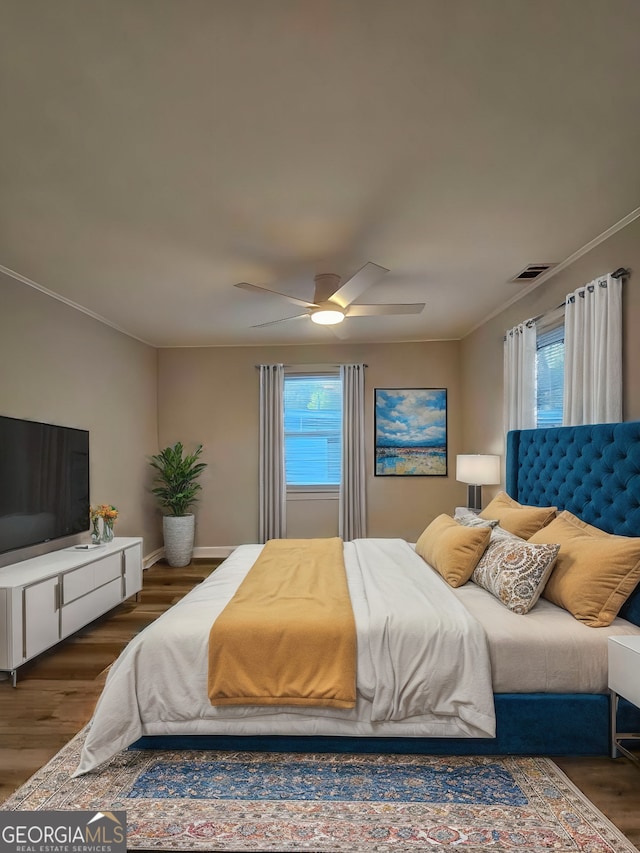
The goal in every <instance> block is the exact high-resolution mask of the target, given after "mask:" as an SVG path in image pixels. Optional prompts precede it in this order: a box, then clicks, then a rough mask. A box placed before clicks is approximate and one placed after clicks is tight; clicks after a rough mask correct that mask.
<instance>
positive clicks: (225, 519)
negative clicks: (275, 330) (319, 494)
mask: <svg viewBox="0 0 640 853" xmlns="http://www.w3.org/2000/svg"><path fill="white" fill-rule="evenodd" d="M274 362H283V363H285V364H325V363H332V364H333V363H339V362H364V363H366V364H367V365H368V368H367V371H366V389H367V391H366V393H367V397H366V399H367V404H366V415H367V425H366V446H367V471H368V478H367V495H368V525H369V530H368V532H369V535H370V536H382V537H387V536H391V537H393V536H399V537H403V538H406V539H409V540H414V541H415V539H416V537H417V536H418V535H419V534H420V533H421V532H422V530H423V529H424V527H425V526H426V524H428V522H429V521H431V520H432V519H433V518H434V517H435V516H436V515H437V514H439V513H441V512H451V511H452V510H453V508H454V506H456V504H459V503H463V502H464V500H465V487H464V486H463V485H462V484H460V483H457V482H456V480H455V455H456V453H458V452H460V437H461V433H462V400H461V395H460V382H459V376H460V362H459V343H458V342H455V341H453V342H434V343H416V344H375V345H347V344H333V345H327V346H307V347H264V348H256V347H225V348H220V347H218V348H213V347H212V348H200V349H165V350H161V351H160V353H159V384H158V402H159V424H160V427H159V437H160V446H161V447H164V446H166V445H169V444H173V443H174V442H176V441H182V442H183V444H185V445H186V446H187V447H188V448H189V449H193V447H194V446H195V445H196V444H199V443H201V444H203V445H204V448H205V449H204V453H203V459H204V461H206V462H208V464H209V467H208V468H207V470H206V471H205V472H204V475H203V477H202V480H201V482H202V486H203V492H202V499H201V502H200V505H199V507H198V508H197V511H196V514H197V531H196V546H225V545H238V544H241V543H243V542H254V541H256V537H257V535H258V372H257V370H256V369H255V365H256V364H259V363H274ZM374 388H447V389H448V443H449V448H448V451H449V452H448V458H449V476H448V477H374V476H373V389H374ZM337 509H338V508H337V501H330V500H323V501H309V500H306V501H295V502H294V501H290V502H288V509H287V516H288V527H287V533H288V535H289V536H290V537H297V536H301V537H306V536H325V535H336V534H337V529H338V522H337Z"/></svg>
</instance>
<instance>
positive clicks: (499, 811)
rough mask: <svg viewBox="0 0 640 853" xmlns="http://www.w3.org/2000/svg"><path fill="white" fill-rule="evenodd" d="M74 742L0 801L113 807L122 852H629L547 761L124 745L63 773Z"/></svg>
mask: <svg viewBox="0 0 640 853" xmlns="http://www.w3.org/2000/svg"><path fill="white" fill-rule="evenodd" d="M82 738H83V733H82V732H81V733H80V734H79V735H77V736H76V737H75V738H74V739H73V740H72V741H71V742H70V743H69V744H67V746H65V747H64V748H63V749H62V750H61V751H60V752H59V753H58V754H57V755H56V756H55V757H54V758H53V759H52V760H51V761H50V762H49V764H47V765H46V766H45V767H44V768H43V769H42V770H40V771H38V773H36V774H35V775H34V776H33V777H32V778H31V779H30V780H29V781H28V782H27V783H26V784H25V785H23V786H22V787H21V788H20V789H19V790H18V791H17V792H16V793H15V794H13V795H12V796H11V797H10V798H9V799H8V800H7V801H5V802H4V803H3V804H2V806H1V808H2V809H4V810H28V811H34V810H40V809H83V810H84V809H86V810H92V811H97V810H99V811H103V812H104V811H118V810H122V809H124V810H125V811H126V813H127V848H128V849H130V850H164V851H174V850H175V851H185V850H188V851H196V850H225V851H316V853H326V852H327V851H332V853H383V851H384V853H386V851H425V850H429V851H431V850H433V851H438V850H443V851H450V853H453V851H464V853H479V851H483V853H485V851H492V850H493V851H496V853H515V851H519V853H524V851H526V853H542V852H543V851H554V853H574V851H581V853H638V851H637V850H636V848H635V847H634V846H633V845H632V844H631V843H630V842H629V841H627V840H626V839H625V838H624V836H623V835H622V834H621V833H620V832H619V831H618V830H617V829H616V828H615V827H614V826H613V824H611V823H610V822H609V821H608V820H607V818H606V817H605V816H604V815H603V814H601V813H600V812H599V811H598V810H597V809H596V808H595V806H594V805H593V804H592V803H590V802H589V801H588V800H587V799H586V798H585V797H584V796H583V795H582V794H581V793H580V792H579V791H578V789H577V788H575V787H574V785H573V784H572V783H571V782H570V781H569V780H568V779H567V777H566V776H565V775H564V774H563V773H562V772H561V771H560V770H559V769H558V768H557V767H556V765H555V764H554V763H553V762H552V761H551V760H550V759H547V758H515V757H514V758H512V757H506V758H505V757H500V758H492V757H486V756H479V757H468V756H459V757H452V758H443V757H441V756H420V755H412V756H403V755H333V754H314V755H311V754H302V755H300V754H291V753H257V752H214V751H182V752H167V751H162V752H160V751H152V750H129V751H125V752H121V753H120V754H119V755H117V756H116V757H115V758H113V759H112V760H111V761H110V762H108V763H106V764H105V765H103V767H102V768H101V769H100V770H99V771H94V772H92V773H89V774H87V775H86V776H83V777H80V778H78V779H70V778H69V777H70V773H71V772H72V771H73V770H74V769H75V767H76V765H77V762H78V757H79V754H80V748H81V745H82Z"/></svg>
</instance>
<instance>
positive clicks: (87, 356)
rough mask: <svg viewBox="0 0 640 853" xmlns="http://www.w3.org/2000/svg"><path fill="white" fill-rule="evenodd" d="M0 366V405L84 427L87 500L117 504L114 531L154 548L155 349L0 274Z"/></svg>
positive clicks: (3, 410) (0, 409) (157, 542)
mask: <svg viewBox="0 0 640 853" xmlns="http://www.w3.org/2000/svg"><path fill="white" fill-rule="evenodd" d="M0 365H2V367H1V368H0V414H3V415H9V416H11V417H17V418H27V419H31V420H40V421H46V422H49V423H56V424H62V425H64V426H73V427H79V428H81V429H88V430H89V432H90V437H89V440H90V457H91V472H90V477H91V500H92V501H93V502H94V503H112V504H113V505H114V506H116V507H118V509H119V510H120V517H119V519H118V522H117V526H116V532H117V534H118V535H121V536H143V537H144V553H145V554H149V553H151V552H152V551H153V550H155V549H156V548H158V547H160V546H161V544H162V538H161V533H160V528H159V524H158V516H157V512H156V511H155V507H154V503H153V500H152V497H151V496H150V495H149V492H148V481H149V472H150V468H149V466H148V464H147V461H146V458H147V457H148V456H149V455H150V454H151V453H154V452H156V449H157V396H156V389H157V354H156V350H155V349H154V348H152V347H148V346H145V345H144V344H141V343H139V342H138V341H135V340H133V339H132V338H130V337H128V336H126V335H123V334H121V333H120V332H117V331H115V330H114V329H111V328H110V327H108V326H105V325H104V324H102V323H99V322H98V321H96V320H93V319H92V318H90V317H88V316H86V315H85V314H83V313H81V312H79V311H76V310H75V309H72V308H70V307H68V306H66V305H64V304H63V303H61V302H59V301H57V300H55V299H52V298H50V297H48V296H46V295H44V294H43V293H40V292H39V291H38V290H36V289H34V288H32V287H29V286H27V285H24V284H21V283H19V282H17V281H15V280H14V279H12V278H9V277H7V276H5V275H2V274H1V273H0ZM31 553H33V549H32V550H31V551H30V552H28V553H25V552H22V553H21V554H18V553H16V552H14V553H13V555H12V560H9V562H11V561H15V559H16V557H17V556H30V555H31ZM7 561H8V560H7V558H5V559H4V562H5V563H6V562H7Z"/></svg>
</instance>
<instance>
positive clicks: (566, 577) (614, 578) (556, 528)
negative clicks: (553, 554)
mask: <svg viewBox="0 0 640 853" xmlns="http://www.w3.org/2000/svg"><path fill="white" fill-rule="evenodd" d="M529 541H530V542H559V543H560V553H559V554H558V559H557V561H556V565H555V568H554V570H553V572H552V573H551V577H550V578H549V580H548V582H547V585H546V587H545V590H544V592H543V597H544V598H547V599H549V601H552V602H553V603H554V604H557V605H558V606H559V607H564V609H565V610H568V611H569V613H571V614H573V616H575V617H576V619H578V620H579V621H580V622H584V623H585V625H589V626H591V627H592V628H604V627H606V626H607V625H610V624H611V623H612V622H613V620H614V619H615V617H616V616H617V614H618V611H619V610H620V608H621V607H622V605H623V604H624V602H625V601H626V600H627V598H628V597H629V595H631V593H632V592H633V590H634V589H635V588H636V586H637V584H638V581H639V580H640V537H639V538H636V537H630V536H614V535H613V534H611V533H605V532H604V530H599V529H598V528H597V527H592V526H591V525H590V524H586V523H585V522H584V521H581V520H580V519H579V518H576V516H575V515H572V513H570V512H567V511H566V510H565V511H564V512H561V513H560V515H559V516H558V517H557V518H556V519H554V520H553V521H552V522H551V523H550V524H549V525H547V527H543V528H542V530H539V531H538V532H537V533H535V534H534V535H533V536H532V537H531V538H530V540H529Z"/></svg>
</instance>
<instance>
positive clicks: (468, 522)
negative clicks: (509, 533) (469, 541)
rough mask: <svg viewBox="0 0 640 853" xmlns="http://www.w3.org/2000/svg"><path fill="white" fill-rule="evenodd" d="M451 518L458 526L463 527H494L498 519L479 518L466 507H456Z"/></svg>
mask: <svg viewBox="0 0 640 853" xmlns="http://www.w3.org/2000/svg"><path fill="white" fill-rule="evenodd" d="M453 517H454V518H455V520H456V521H457V522H458V524H464V526H465V527H495V526H496V525H497V523H498V519H497V518H495V519H486V518H480V516H479V515H478V514H477V513H476V512H474V511H473V510H472V509H469V508H468V507H466V506H457V507H456V509H455V512H454V514H453Z"/></svg>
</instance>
